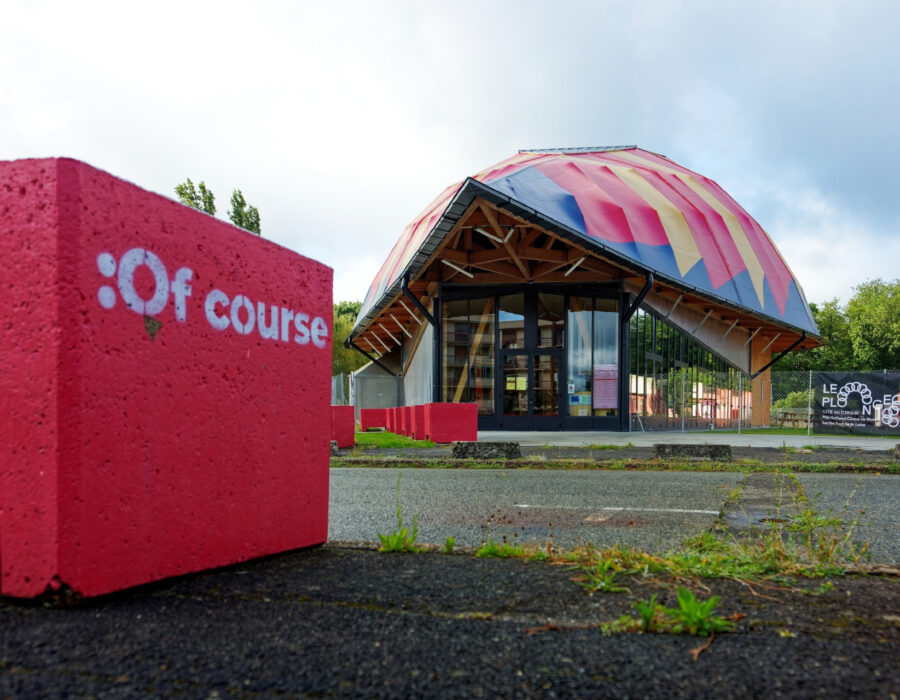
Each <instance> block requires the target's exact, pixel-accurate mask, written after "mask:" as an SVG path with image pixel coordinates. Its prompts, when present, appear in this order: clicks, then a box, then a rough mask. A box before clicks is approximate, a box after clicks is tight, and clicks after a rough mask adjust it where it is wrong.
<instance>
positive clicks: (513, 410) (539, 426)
mask: <svg viewBox="0 0 900 700" xmlns="http://www.w3.org/2000/svg"><path fill="white" fill-rule="evenodd" d="M501 356H502V365H503V372H502V382H503V415H502V417H501V424H500V427H501V428H503V429H507V430H510V429H511V430H560V429H561V428H562V422H563V421H562V415H561V413H560V390H559V388H560V383H559V370H560V354H558V353H540V352H529V351H524V352H513V351H503V352H502V353H501Z"/></svg>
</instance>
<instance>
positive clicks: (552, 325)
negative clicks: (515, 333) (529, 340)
mask: <svg viewBox="0 0 900 700" xmlns="http://www.w3.org/2000/svg"><path fill="white" fill-rule="evenodd" d="M537 302H538V304H537V323H538V347H539V348H561V347H562V346H563V332H564V329H565V310H564V308H563V296H562V294H538V300H537Z"/></svg>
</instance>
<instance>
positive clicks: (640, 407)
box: [331, 369, 895, 432]
mask: <svg viewBox="0 0 900 700" xmlns="http://www.w3.org/2000/svg"><path fill="white" fill-rule="evenodd" d="M890 371H895V370H882V372H884V373H888V372H890ZM814 374H815V372H811V371H802V372H770V374H769V378H768V380H766V379H765V376H763V377H761V378H760V379H758V380H757V383H756V384H754V383H753V382H752V381H751V379H750V377H749V375H746V374H743V373H741V372H737V371H734V370H732V371H729V372H709V371H703V372H697V371H695V370H692V369H684V370H675V371H671V372H668V373H665V374H656V375H646V376H645V375H632V376H631V377H630V390H629V396H630V402H631V406H630V416H631V430H632V431H636V432H649V431H678V432H681V431H684V432H687V431H692V430H738V431H742V430H748V429H752V428H754V427H766V426H762V425H760V420H759V417H760V416H765V415H766V413H765V411H764V410H759V409H760V407H757V408H758V410H757V412H756V416H754V411H753V402H754V401H758V402H760V403H761V404H762V405H765V404H768V407H769V411H768V427H773V428H799V429H804V430H807V432H811V431H812V419H813V405H812V401H813V391H814V387H813V381H814ZM754 389H755V391H754ZM331 402H332V404H335V405H353V406H355V407H356V418H357V420H359V410H360V409H361V408H391V407H393V406H403V405H404V404H405V392H404V380H403V377H395V376H381V377H360V376H354V375H349V374H340V375H337V376H335V377H332V378H331Z"/></svg>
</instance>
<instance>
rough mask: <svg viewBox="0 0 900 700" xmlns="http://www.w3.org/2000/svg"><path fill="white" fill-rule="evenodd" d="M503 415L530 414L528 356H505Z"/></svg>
mask: <svg viewBox="0 0 900 700" xmlns="http://www.w3.org/2000/svg"><path fill="white" fill-rule="evenodd" d="M503 415H506V416H526V415H528V356H527V355H504V357H503Z"/></svg>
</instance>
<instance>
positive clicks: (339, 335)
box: [331, 301, 368, 376]
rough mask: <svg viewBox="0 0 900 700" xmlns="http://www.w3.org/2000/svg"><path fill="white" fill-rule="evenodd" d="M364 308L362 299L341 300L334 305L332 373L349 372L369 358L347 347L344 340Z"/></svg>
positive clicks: (356, 368)
mask: <svg viewBox="0 0 900 700" xmlns="http://www.w3.org/2000/svg"><path fill="white" fill-rule="evenodd" d="M361 308H362V302H361V301H340V302H338V303H337V304H335V305H334V330H333V332H332V338H333V339H334V342H333V343H332V350H331V352H332V355H331V374H332V376H334V375H337V374H341V373H343V374H349V373H350V372H354V371H356V370H358V369H359V368H360V367H362V366H363V365H364V364H366V362H368V360H367V359H366V356H365V355H363V354H362V353H360V352H357V351H356V350H354V349H353V348H345V347H344V340H345V339H346V338H347V336H349V335H350V331H352V330H353V324H354V323H355V322H356V317H357V316H358V315H359V310H360V309H361Z"/></svg>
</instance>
